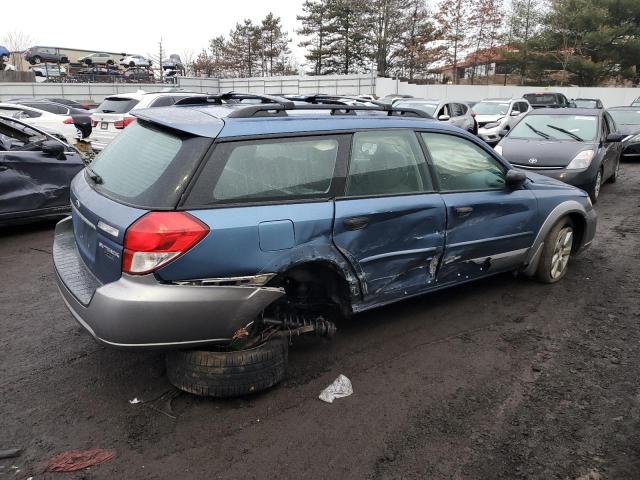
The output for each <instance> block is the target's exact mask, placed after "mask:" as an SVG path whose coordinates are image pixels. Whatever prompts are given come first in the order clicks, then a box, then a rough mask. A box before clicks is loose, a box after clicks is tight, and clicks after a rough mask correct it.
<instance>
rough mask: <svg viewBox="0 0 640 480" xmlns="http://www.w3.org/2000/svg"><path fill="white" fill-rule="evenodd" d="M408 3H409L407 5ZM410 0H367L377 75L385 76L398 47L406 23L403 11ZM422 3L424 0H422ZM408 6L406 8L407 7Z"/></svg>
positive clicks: (391, 65)
mask: <svg viewBox="0 0 640 480" xmlns="http://www.w3.org/2000/svg"><path fill="white" fill-rule="evenodd" d="M408 3H409V5H407V4H408ZM410 3H411V1H409V2H407V1H406V0H369V1H368V4H369V5H368V6H367V8H366V10H368V12H369V15H370V24H371V35H370V37H371V40H372V43H373V46H374V49H375V50H374V52H373V58H372V60H373V61H374V63H375V65H376V69H377V71H378V75H381V76H383V77H386V76H387V75H388V73H389V69H390V68H391V67H393V60H394V57H395V56H396V54H397V53H398V49H399V47H400V43H401V39H402V33H403V31H404V30H405V29H406V27H407V25H406V24H405V22H404V16H405V15H404V11H405V10H407V9H409V10H410V9H411V5H410ZM422 3H424V0H423V1H422ZM407 7H408V8H407Z"/></svg>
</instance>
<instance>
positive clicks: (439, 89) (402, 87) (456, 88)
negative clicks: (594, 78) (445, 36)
mask: <svg viewBox="0 0 640 480" xmlns="http://www.w3.org/2000/svg"><path fill="white" fill-rule="evenodd" d="M546 90H548V91H553V92H560V93H564V94H565V95H566V96H567V98H599V99H600V100H602V102H603V103H604V106H605V107H614V106H617V105H630V104H631V102H632V101H633V100H635V99H636V98H638V97H640V89H637V88H615V87H519V86H513V85H507V86H502V85H413V84H409V83H406V82H399V81H396V80H393V79H390V78H378V79H377V82H376V95H378V96H380V97H383V96H385V95H388V94H390V93H402V94H408V95H413V96H414V97H418V98H437V99H443V98H446V99H451V100H467V101H478V100H482V99H484V98H510V97H521V96H522V95H523V94H525V93H532V92H542V91H546Z"/></svg>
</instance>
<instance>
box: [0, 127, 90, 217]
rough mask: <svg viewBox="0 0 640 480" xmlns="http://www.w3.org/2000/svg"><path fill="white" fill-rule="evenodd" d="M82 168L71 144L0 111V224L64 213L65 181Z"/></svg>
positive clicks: (66, 190) (68, 182)
mask: <svg viewBox="0 0 640 480" xmlns="http://www.w3.org/2000/svg"><path fill="white" fill-rule="evenodd" d="M83 168H84V163H83V161H82V159H81V157H80V154H79V153H78V151H77V150H76V149H74V148H73V147H71V146H69V145H68V144H66V143H64V142H62V141H61V140H59V139H57V138H55V137H54V136H52V135H50V134H48V133H46V132H45V131H43V130H40V129H38V128H35V127H33V126H31V125H28V124H26V123H24V122H21V121H20V120H17V119H15V118H10V117H5V116H1V115H0V225H6V224H12V223H23V222H25V221H30V220H33V219H37V218H44V217H58V216H62V215H66V214H68V213H69V210H70V204H69V185H70V183H71V179H72V178H73V177H74V176H75V175H76V173H78V172H79V171H80V170H82V169H83Z"/></svg>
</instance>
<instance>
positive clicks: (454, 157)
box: [422, 133, 506, 192]
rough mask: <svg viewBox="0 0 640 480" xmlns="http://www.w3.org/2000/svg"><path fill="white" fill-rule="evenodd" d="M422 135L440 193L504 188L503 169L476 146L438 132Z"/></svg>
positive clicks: (462, 139) (467, 141)
mask: <svg viewBox="0 0 640 480" xmlns="http://www.w3.org/2000/svg"><path fill="white" fill-rule="evenodd" d="M422 138H423V139H424V142H425V143H426V144H427V148H428V150H429V154H430V155H431V159H432V161H433V165H434V167H435V169H436V172H437V174H438V180H439V182H440V190H442V191H443V192H461V191H462V192H464V191H471V190H502V189H503V188H504V187H505V185H506V182H505V168H504V167H503V166H502V164H501V163H500V162H498V161H497V160H496V159H495V158H493V157H492V156H491V155H490V154H489V153H487V152H486V151H485V150H483V149H482V148H480V147H479V146H478V145H475V144H474V143H472V142H470V141H469V140H466V139H464V138H460V137H457V136H454V135H445V134H441V133H423V134H422Z"/></svg>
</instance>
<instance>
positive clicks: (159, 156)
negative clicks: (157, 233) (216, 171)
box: [89, 121, 210, 208]
mask: <svg viewBox="0 0 640 480" xmlns="http://www.w3.org/2000/svg"><path fill="white" fill-rule="evenodd" d="M209 144H210V139H205V138H201V137H191V136H188V135H184V134H180V133H178V132H173V131H169V130H164V129H160V128H159V127H156V126H154V125H152V124H149V123H147V122H142V121H137V122H135V123H133V124H131V125H129V126H128V127H127V128H126V129H125V130H124V131H123V132H122V133H121V134H120V135H118V136H117V137H116V138H115V139H114V140H113V141H112V142H111V143H110V144H109V145H108V146H107V147H106V148H105V149H104V150H103V151H102V152H100V154H98V156H96V158H95V159H94V160H93V162H92V163H91V165H90V168H91V170H92V171H93V172H95V173H96V174H97V175H99V176H100V177H101V180H102V182H101V183H93V182H92V181H91V180H89V182H90V183H92V184H93V185H94V187H95V189H96V190H98V191H99V192H100V193H103V194H105V195H106V196H108V197H110V198H113V199H114V200H116V201H121V202H123V203H126V204H129V205H133V206H136V207H143V208H172V207H175V205H176V204H177V202H178V199H179V198H180V195H181V194H182V191H183V189H184V187H185V185H186V183H187V182H188V180H189V178H190V176H191V173H192V171H193V169H194V167H195V165H196V164H197V162H198V161H199V159H200V158H202V155H203V154H204V152H205V150H206V148H207V146H208V145H209Z"/></svg>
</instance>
